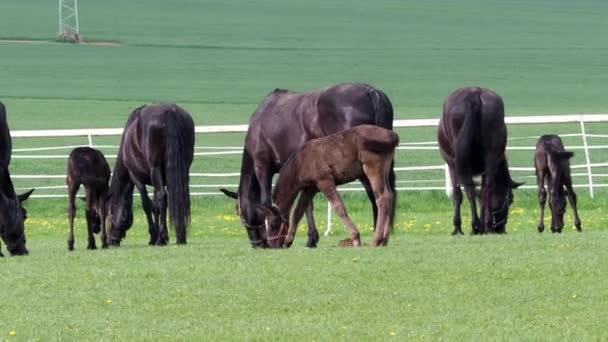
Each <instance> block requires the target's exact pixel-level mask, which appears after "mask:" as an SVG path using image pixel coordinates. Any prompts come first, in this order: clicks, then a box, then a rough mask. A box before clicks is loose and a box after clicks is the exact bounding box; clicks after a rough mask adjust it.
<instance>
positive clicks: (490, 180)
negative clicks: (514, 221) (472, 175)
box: [481, 159, 498, 233]
mask: <svg viewBox="0 0 608 342" xmlns="http://www.w3.org/2000/svg"><path fill="white" fill-rule="evenodd" d="M485 164H486V165H485V175H484V177H485V181H484V182H482V183H483V186H482V192H481V193H482V203H481V205H482V207H483V208H482V212H483V215H482V217H481V219H482V223H483V230H482V232H485V233H496V231H495V230H494V224H493V223H494V222H493V221H494V217H493V215H494V214H493V211H492V197H493V195H494V192H495V191H496V189H495V183H496V168H497V167H498V166H497V165H498V161H496V160H495V159H491V160H486V163H485Z"/></svg>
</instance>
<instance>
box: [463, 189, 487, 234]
mask: <svg viewBox="0 0 608 342" xmlns="http://www.w3.org/2000/svg"><path fill="white" fill-rule="evenodd" d="M464 192H465V194H466V195H467V200H468V201H469V206H470V207H471V229H472V231H473V234H475V235H477V234H483V231H484V230H483V227H482V226H481V221H480V219H479V216H478V215H477V202H476V198H475V183H473V178H472V177H471V179H470V180H468V181H467V182H466V183H465V184H464ZM461 201H462V200H461ZM482 205H483V204H482Z"/></svg>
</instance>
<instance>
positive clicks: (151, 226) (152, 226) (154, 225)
mask: <svg viewBox="0 0 608 342" xmlns="http://www.w3.org/2000/svg"><path fill="white" fill-rule="evenodd" d="M131 179H134V177H131ZM134 183H135V187H137V190H139V195H140V197H141V207H142V208H143V209H144V213H146V220H147V221H148V233H149V234H150V242H148V244H149V245H153V244H155V243H156V240H157V239H158V222H155V221H154V218H155V215H153V214H154V212H155V211H156V209H155V208H154V204H153V203H152V200H150V196H148V190H147V189H146V185H145V184H143V183H141V182H139V181H134Z"/></svg>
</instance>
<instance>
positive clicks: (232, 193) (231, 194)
mask: <svg viewBox="0 0 608 342" xmlns="http://www.w3.org/2000/svg"><path fill="white" fill-rule="evenodd" d="M220 191H221V192H223V193H224V195H226V196H228V197H230V198H234V199H238V197H239V196H238V194H237V193H236V192H233V191H230V190H228V189H224V188H220Z"/></svg>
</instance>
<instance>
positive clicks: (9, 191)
mask: <svg viewBox="0 0 608 342" xmlns="http://www.w3.org/2000/svg"><path fill="white" fill-rule="evenodd" d="M0 173H1V175H0V178H1V179H0V191H2V193H3V194H4V196H7V197H9V198H14V197H15V196H16V195H15V188H14V187H13V181H12V180H11V175H10V174H9V172H8V167H3V168H2V171H0Z"/></svg>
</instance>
